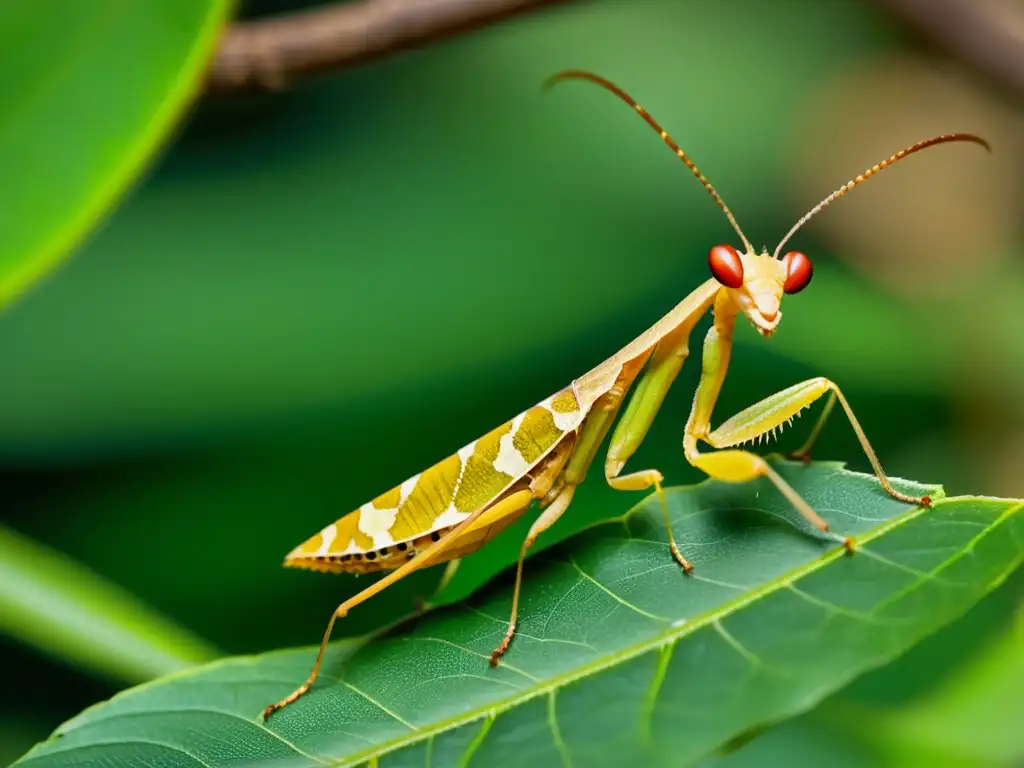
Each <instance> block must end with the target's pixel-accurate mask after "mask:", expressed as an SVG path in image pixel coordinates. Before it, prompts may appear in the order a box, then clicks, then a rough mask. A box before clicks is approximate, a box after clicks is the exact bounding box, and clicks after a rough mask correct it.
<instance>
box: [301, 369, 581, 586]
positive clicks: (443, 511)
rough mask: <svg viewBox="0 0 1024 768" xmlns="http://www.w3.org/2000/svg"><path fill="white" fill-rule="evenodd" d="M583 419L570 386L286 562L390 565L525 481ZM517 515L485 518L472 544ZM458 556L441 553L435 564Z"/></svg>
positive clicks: (351, 567)
mask: <svg viewBox="0 0 1024 768" xmlns="http://www.w3.org/2000/svg"><path fill="white" fill-rule="evenodd" d="M584 416H585V412H584V411H583V410H582V409H581V408H580V403H579V401H578V400H577V399H576V395H575V394H574V393H573V390H572V388H571V387H570V388H567V389H563V390H562V391H561V392H559V393H557V394H555V395H553V396H551V397H548V398H546V399H545V400H543V401H541V402H540V403H538V404H537V405H535V406H533V407H532V408H530V409H528V410H526V411H523V412H522V413H520V414H519V415H518V416H516V417H515V418H513V419H511V420H510V421H507V422H505V423H504V424H502V425H501V426H500V427H498V428H497V429H493V430H491V431H490V432H488V433H487V434H486V435H484V436H483V437H481V438H479V439H478V440H474V441H473V442H471V443H469V444H468V445H466V446H463V447H462V448H461V449H459V450H458V451H456V452H455V453H453V454H452V455H451V456H448V457H447V458H445V459H443V460H442V461H439V462H438V463H437V464H435V465H434V466H432V467H430V468H429V469H427V470H425V471H423V472H421V473H419V474H418V475H414V476H412V477H410V478H409V479H408V480H406V481H405V482H404V483H402V484H401V485H397V486H395V487H394V488H392V489H391V490H389V491H388V492H387V493H384V494H381V495H380V496H378V497H377V498H375V499H373V500H372V501H368V502H367V503H365V504H363V505H362V506H361V507H359V509H356V510H354V511H353V512H351V513H349V514H347V515H345V516H344V517H342V518H341V519H340V520H337V521H336V522H333V523H331V524H330V525H328V526H327V527H326V528H324V529H323V530H322V531H320V532H319V533H318V534H316V535H315V536H313V537H312V538H310V539H309V540H307V541H306V542H304V543H303V544H300V545H299V546H298V547H296V548H295V549H294V550H292V552H291V553H289V555H288V556H287V558H286V559H285V565H288V566H293V567H299V568H310V569H313V570H319V571H334V572H337V571H350V572H366V571H378V570H385V569H390V568H397V567H398V566H399V565H401V564H402V563H404V562H406V561H408V560H411V559H412V558H413V557H415V556H416V553H417V552H420V551H421V550H422V549H423V548H425V547H427V546H429V545H430V544H431V543H432V542H435V541H438V540H439V539H440V538H441V536H443V535H444V534H445V533H447V532H448V531H450V530H451V529H452V528H454V527H455V526H456V525H458V524H459V523H461V522H462V521H463V520H465V519H466V518H467V517H469V515H470V514H471V513H473V512H474V511H476V510H477V509H481V508H482V507H486V506H488V505H490V504H491V503H493V502H494V501H495V500H496V499H498V498H499V497H500V496H501V495H502V494H504V493H506V492H508V491H509V489H511V488H513V486H515V485H516V484H517V483H522V482H523V481H524V480H526V479H527V478H529V477H530V474H531V472H532V471H534V470H535V469H536V468H537V467H539V466H542V465H543V463H544V460H545V458H546V457H547V456H548V455H549V454H550V453H551V451H552V449H554V448H555V446H556V445H557V444H558V442H559V441H560V440H561V439H562V438H563V436H564V435H566V434H567V433H571V432H574V431H575V430H576V428H577V427H579V425H580V423H581V422H582V421H583V417H584ZM523 511H525V508H524V509H523V510H520V515H521V514H522V512H523ZM518 517H519V515H515V516H506V517H505V518H503V519H501V520H498V521H494V522H492V523H490V524H489V525H488V526H487V527H486V528H485V529H484V530H482V531H480V532H479V533H480V535H479V537H475V538H479V544H478V545H477V547H476V548H478V547H479V546H482V545H483V544H484V543H485V542H486V541H488V540H489V539H491V538H493V536H494V535H495V534H497V533H498V532H499V531H500V530H501V529H502V528H504V527H505V526H507V525H509V524H510V523H512V522H513V521H514V520H515V519H517V518H518ZM470 530H471V531H472V530H473V529H470ZM465 553H466V550H465V549H464V548H460V550H459V551H457V552H455V551H449V552H445V553H444V554H443V555H442V556H441V557H440V558H439V559H438V560H436V561H434V562H443V561H445V560H450V559H452V558H455V557H459V556H461V555H462V554H465Z"/></svg>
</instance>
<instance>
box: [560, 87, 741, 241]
mask: <svg viewBox="0 0 1024 768" xmlns="http://www.w3.org/2000/svg"><path fill="white" fill-rule="evenodd" d="M573 78H575V79H578V80H590V81H591V82H593V83H597V84H598V85H600V86H602V87H604V88H606V89H607V90H609V91H611V92H612V93H614V94H615V95H616V96H618V97H619V98H620V99H622V100H623V101H624V102H626V103H627V104H629V106H631V107H632V108H633V109H635V110H636V112H637V114H638V115H640V117H642V118H643V119H644V120H645V121H646V122H647V124H648V125H649V126H651V128H653V129H654V130H655V131H656V132H657V134H658V135H659V136H661V140H662V141H664V142H665V143H666V144H668V147H669V149H671V150H672V151H673V152H675V153H676V155H677V156H678V157H679V159H680V160H682V161H683V162H684V163H685V164H686V167H687V168H689V169H690V172H691V173H693V175H694V176H696V177H697V181H699V182H700V183H701V184H702V185H703V186H704V189H706V190H707V191H708V194H709V195H711V199H712V200H714V201H715V202H716V203H718V207H719V208H721V209H722V213H724V214H725V217H726V218H727V219H729V223H730V224H732V228H733V229H735V230H736V234H738V235H739V236H740V240H742V241H743V245H744V247H745V248H746V249H747V253H753V252H754V249H753V247H752V246H751V245H750V241H749V240H747V236H746V235H744V234H743V230H742V229H740V225H739V224H737V223H736V217H735V216H733V215H732V211H730V210H729V206H727V205H726V204H725V201H724V200H722V198H721V196H720V195H719V194H718V192H716V191H715V188H714V187H713V186H711V182H710V181H708V180H707V177H705V176H704V174H703V173H701V172H700V169H699V168H698V167H697V166H696V165H695V164H694V162H693V161H692V160H691V159H690V158H689V157H687V156H686V153H685V152H683V150H682V149H680V147H679V145H678V144H676V142H675V141H674V140H673V139H672V137H671V136H669V135H668V131H666V130H665V129H664V128H662V127H661V126H660V125H658V123H657V122H656V121H655V119H654V118H653V117H651V116H650V115H649V114H648V113H647V110H646V109H644V108H643V107H641V106H640V105H639V104H637V103H636V102H635V101H634V100H633V97H631V96H630V95H629V94H628V93H626V92H625V91H624V90H622V89H621V88H619V86H617V85H615V83H613V82H611V81H610V80H605V79H604V78H603V77H601V76H600V75H595V74H593V73H592V72H586V71H584V70H580V69H567V70H565V71H564V72H559V73H558V74H555V75H552V76H551V77H549V78H548V79H547V80H545V81H544V87H545V88H550V87H552V86H553V85H554V84H555V83H557V82H558V81H560V80H569V79H573Z"/></svg>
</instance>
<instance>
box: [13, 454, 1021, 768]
mask: <svg viewBox="0 0 1024 768" xmlns="http://www.w3.org/2000/svg"><path fill="white" fill-rule="evenodd" d="M776 467H777V468H778V470H779V471H780V472H781V473H782V474H783V475H784V476H785V477H786V478H787V479H788V480H789V481H790V482H791V483H793V485H794V486H795V488H796V489H797V491H798V492H800V493H801V494H803V495H804V497H805V498H807V499H808V501H809V502H810V503H811V504H812V505H814V506H815V508H817V509H818V510H820V511H821V512H822V513H823V514H824V515H825V516H826V518H828V519H829V520H830V521H831V522H832V524H833V528H834V530H835V531H837V532H841V533H843V534H853V535H856V536H857V538H858V541H859V543H860V549H859V551H858V553H857V554H856V555H855V556H853V557H849V556H846V555H845V554H844V552H843V550H842V549H841V548H839V547H837V546H836V544H835V542H834V541H833V540H832V539H826V538H822V537H820V536H817V535H815V534H814V532H812V531H808V530H806V527H803V530H801V529H800V522H799V519H798V518H795V513H793V511H792V509H791V508H790V507H789V506H788V505H787V504H786V502H785V500H784V499H783V498H782V497H781V496H780V495H779V494H778V493H777V492H775V491H774V489H772V488H771V487H770V486H769V485H768V484H767V483H751V484H743V485H728V484H723V483H717V482H711V481H708V482H704V483H701V484H699V485H696V486H692V487H685V488H674V489H672V490H670V491H669V492H668V495H669V500H670V506H671V509H672V515H673V525H674V528H675V530H676V532H677V536H680V537H681V543H683V544H684V545H685V551H686V553H687V555H688V556H689V557H691V559H692V560H693V561H694V563H695V565H696V567H697V570H696V572H695V574H694V575H693V576H692V577H691V578H687V577H685V576H683V575H682V574H681V573H680V572H679V570H678V568H677V567H675V566H674V564H673V563H672V560H671V558H670V557H668V555H667V552H666V544H665V534H664V530H663V527H662V524H661V522H660V516H661V513H660V510H659V508H658V502H657V499H656V498H655V497H652V498H649V499H648V500H646V501H645V502H644V503H642V504H641V505H639V506H638V507H636V508H634V510H632V511H631V512H630V513H629V514H627V515H626V516H624V517H619V518H617V519H614V520H610V521H608V522H605V523H601V524H598V525H595V526H594V527H592V528H591V529H590V530H588V531H586V532H584V533H582V534H580V535H579V536H577V537H575V538H573V539H571V540H569V541H568V542H565V543H564V544H562V545H560V546H558V547H554V548H552V549H550V550H548V551H546V552H544V553H543V554H541V555H540V556H537V557H534V558H531V559H530V561H529V562H528V569H527V572H528V576H527V579H526V582H525V584H524V592H523V604H522V609H521V615H520V627H519V628H520V634H519V635H518V636H517V638H516V640H515V642H514V643H513V645H512V648H511V649H510V651H509V653H508V654H507V655H506V657H505V659H504V661H503V663H502V665H501V666H500V667H499V668H497V669H490V668H489V667H488V665H487V655H488V653H489V652H490V650H491V649H492V648H493V646H494V645H495V644H496V642H497V641H498V639H499V638H500V637H501V635H502V633H503V632H504V630H505V620H506V616H507V612H508V607H509V600H510V588H509V583H508V579H503V580H502V581H501V583H498V584H496V585H495V586H493V587H491V588H486V589H484V590H482V591H481V592H480V593H478V594H477V595H475V596H474V597H473V598H472V599H471V600H470V601H469V602H467V603H464V604H462V605H458V606H452V607H448V608H444V609H441V610H437V611H432V612H430V613H428V614H427V615H425V616H423V617H421V618H419V619H416V620H414V621H412V622H409V623H406V624H403V625H401V626H399V627H398V628H396V629H395V630H393V631H391V632H388V633H385V634H383V635H380V636H377V637H374V638H372V641H370V642H358V641H351V640H349V641H345V642H342V643H338V644H335V645H333V646H332V648H331V652H330V654H329V655H328V658H327V660H326V664H325V667H324V673H323V676H322V677H321V678H320V681H319V683H318V685H317V686H316V687H315V688H314V690H313V691H312V692H311V693H310V694H308V695H307V696H306V697H304V698H303V699H301V700H300V701H299V702H297V703H296V704H295V705H294V706H292V707H289V708H287V709H285V710H283V711H281V712H279V713H277V714H275V715H274V716H273V717H272V718H271V719H270V720H269V721H268V722H267V723H266V724H262V723H260V722H259V717H258V716H259V713H260V710H261V709H262V707H263V706H265V705H266V704H267V703H269V702H271V701H274V700H276V699H278V698H280V697H281V696H283V695H284V694H286V693H288V692H289V691H290V690H291V689H292V688H293V687H294V685H295V684H296V683H298V682H300V681H301V680H302V679H304V677H305V675H306V674H307V672H308V668H309V665H310V663H311V661H312V658H313V654H314V649H309V648H307V649H301V650H292V651H284V652H277V653H272V654H268V655H266V656H259V657H244V658H236V659H231V660H227V661H224V662H219V663H216V664H213V665H211V666H209V667H206V668H203V669H200V670H197V671H192V672H186V673H183V674H180V675H177V676H175V677H172V678H170V679H168V680H166V681H157V682H154V683H152V684H149V685H146V686H143V687H141V688H137V689H135V690H132V691H128V692H126V693H124V694H122V695H119V696H116V697H115V698H114V699H113V700H111V701H110V702H108V703H105V704H101V705H98V706H96V707H93V708H91V709H89V710H87V711H86V712H85V713H83V714H82V715H80V716H79V717H77V718H75V719H73V720H71V721H70V722H68V723H66V724H65V725H64V726H62V727H61V728H60V729H59V730H58V732H57V734H55V736H54V737H53V738H52V739H51V740H49V741H48V742H46V743H44V744H42V745H39V746H38V747H36V748H35V749H34V750H32V751H31V752H30V753H29V754H28V755H26V756H25V757H24V758H23V760H22V761H21V762H19V763H18V765H20V766H32V768H42V767H43V766H51V765H61V766H70V765H85V764H96V763H100V762H102V763H103V764H104V765H110V766H119V765H132V764H140V762H141V763H149V764H152V763H156V762H159V763H160V764H161V765H167V766H169V765H183V766H185V765H188V766H191V765H196V764H203V765H207V766H216V765H226V764H229V763H231V762H237V761H245V762H246V763H247V764H254V763H257V762H260V763H266V764H271V763H273V764H275V765H294V766H299V765H318V764H325V763H330V764H332V765H356V764H359V763H363V762H366V761H368V760H371V759H373V758H375V757H379V765H380V766H382V767H383V766H389V767H390V766H405V765H409V766H413V765H415V766H422V765H425V764H428V761H429V764H430V765H435V766H449V765H474V766H475V765H480V766H486V765H501V766H503V767H504V766H531V768H542V767H543V766H549V765H550V766H563V765H568V764H570V763H571V764H573V765H587V766H603V765H621V764H622V763H623V761H624V760H627V759H632V760H637V761H640V762H642V763H643V764H645V765H666V766H679V765H684V764H686V763H689V762H692V761H694V760H696V759H699V758H700V757H702V756H704V755H706V754H708V753H710V752H712V751H714V750H715V749H717V748H719V747H720V746H721V745H723V744H725V743H726V742H729V741H731V740H733V739H735V738H737V737H739V736H741V735H743V734H747V733H750V732H751V731H752V730H753V729H756V728H758V727H761V726H764V725H766V724H770V723H774V722H777V721H780V720H782V719H785V718H788V717H792V716H794V715H796V714H798V713H801V712H804V711H806V710H808V709H809V708H810V707H812V706H813V705H814V704H816V703H817V702H818V701H820V700H822V699H823V698H824V697H825V696H827V695H829V694H830V693H832V692H834V691H835V690H837V689H838V688H840V687H841V686H843V685H844V684H845V683H846V682H848V681H849V680H851V679H852V678H854V677H856V676H857V675H858V674H860V673H861V672H863V671H865V670H867V669H870V668H873V667H876V666H879V665H881V664H883V663H885V662H887V661H889V660H891V659H893V658H895V657H897V656H898V655H899V654H901V653H902V652H904V651H905V650H906V649H908V648H909V647H911V646H912V645H914V644H915V643H916V642H918V641H919V640H921V639H922V638H923V637H925V636H926V635H928V634H930V633H931V632H933V631H935V630H936V629H938V628H939V627H942V626H943V625H945V624H947V623H949V622H951V621H952V620H954V619H955V618H957V617H958V616H960V615H961V614H963V613H964V612H965V611H966V610H967V609H968V608H969V607H970V606H971V605H973V604H974V603H976V602H977V601H978V600H980V599H981V598H982V597H983V596H984V595H985V594H986V593H987V592H989V591H990V590H992V589H994V588H995V587H997V586H998V585H999V584H1000V583H1001V582H1002V581H1003V580H1004V579H1005V578H1006V576H1007V575H1008V574H1009V573H1011V572H1012V571H1013V570H1014V569H1015V568H1016V567H1017V565H1018V564H1019V563H1020V562H1021V559H1022V558H1024V526H1022V524H1021V520H1022V517H1021V516H1020V515H1019V514H1018V512H1019V510H1020V509H1021V503H1020V502H1017V501H1010V500H1000V499H991V498H974V497H971V498H968V497H961V498H939V499H938V501H937V502H936V504H935V505H934V508H933V509H930V510H923V509H917V508H910V507H907V506H906V505H903V504H899V503H897V502H895V501H893V500H892V499H890V498H889V497H888V496H886V495H885V494H884V493H882V492H881V491H880V489H879V486H878V483H877V481H876V480H875V479H874V478H873V477H870V476H866V475H861V474H857V473H852V472H848V471H846V470H843V469H842V468H841V467H839V466H838V465H834V464H814V465H811V466H810V467H803V466H800V465H796V464H792V463H789V462H780V461H776ZM899 486H900V487H901V488H902V489H903V490H905V491H906V492H908V493H923V492H932V493H936V494H939V495H941V491H937V490H936V489H934V488H927V487H925V486H920V485H916V484H913V483H909V482H906V481H900V482H899ZM325 618H326V617H325Z"/></svg>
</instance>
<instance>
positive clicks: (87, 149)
mask: <svg viewBox="0 0 1024 768" xmlns="http://www.w3.org/2000/svg"><path fill="white" fill-rule="evenodd" d="M231 6H232V3H230V2H228V1H227V0H203V1H202V2H188V3H182V2H179V1H178V0H148V1H147V2H145V3H125V2H120V1H119V0H90V2H88V3H64V2H56V0H18V1H17V2H6V3H4V4H3V7H2V8H0V92H2V93H3V94H4V106H3V113H2V115H0V168H3V174H4V183H3V184H2V185H0V232H3V239H2V240H0V307H3V306H4V305H5V304H7V303H8V302H10V301H11V299H12V298H14V297H15V296H16V295H17V294H19V293H20V292H22V291H23V290H25V289H26V288H27V287H28V286H29V285H30V284H32V283H33V282H35V281H36V280H38V279H39V278H40V277H42V275H43V274H44V273H45V272H46V271H47V270H49V269H50V268H52V267H53V266H55V265H56V263H57V262H58V261H59V260H60V259H61V258H63V257H64V256H66V255H67V254H68V252H70V251H71V249H72V248H74V246H75V245H76V244H77V243H78V242H79V241H80V240H81V239H82V238H83V237H84V236H85V235H86V234H87V233H88V232H89V231H90V230H91V229H92V228H93V227H94V226H95V225H96V223H97V222H98V220H99V219H100V218H101V217H102V215H103V214H104V212H105V211H107V210H108V209H109V208H110V207H111V205H112V204H113V203H114V202H115V201H116V200H117V198H119V197H120V196H121V195H122V194H123V193H124V191H125V190H126V188H127V187H128V185H129V184H130V183H131V182H132V181H133V180H134V179H135V177H136V176H137V175H138V174H139V172H140V171H141V170H142V167H143V165H144V163H145V162H146V161H147V160H148V159H149V157H150V156H151V154H152V153H153V152H154V151H155V150H156V149H157V147H158V146H159V145H160V144H161V143H162V142H163V141H164V140H165V139H166V138H167V136H168V133H169V132H170V130H171V128H172V127H173V126H174V124H175V123H176V121H177V120H178V118H179V116H180V115H181V113H182V111H183V110H184V108H185V106H186V104H187V103H188V101H189V100H190V98H191V97H192V95H193V94H194V93H195V91H196V87H197V85H198V84H199V78H200V76H201V75H202V72H203V69H204V67H205V64H206V62H207V59H208V58H209V56H210V55H211V54H212V53H213V50H214V46H215V44H216V42H217V38H218V36H219V34H220V31H221V27H222V25H223V23H224V22H225V20H226V19H227V15H228V11H229V10H230V8H231Z"/></svg>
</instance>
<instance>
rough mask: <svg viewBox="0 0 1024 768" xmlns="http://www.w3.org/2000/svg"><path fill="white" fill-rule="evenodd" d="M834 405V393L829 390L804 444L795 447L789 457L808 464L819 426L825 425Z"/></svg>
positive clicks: (818, 433)
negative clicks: (823, 405)
mask: <svg viewBox="0 0 1024 768" xmlns="http://www.w3.org/2000/svg"><path fill="white" fill-rule="evenodd" d="M835 406H836V393H835V392H830V393H829V396H828V400H827V401H826V402H825V407H824V408H823V409H822V411H821V415H820V416H818V420H817V421H816V422H815V423H814V428H813V429H812V430H811V434H809V435H808V436H807V440H806V441H804V444H803V445H801V446H800V447H799V448H797V449H796V450H795V451H793V452H792V453H790V454H789V458H791V459H797V460H799V461H802V462H804V464H809V463H810V461H811V448H813V447H814V444H815V443H816V442H817V440H818V435H820V434H821V428H822V427H824V426H825V422H826V421H828V417H829V415H831V413H832V409H833V408H835Z"/></svg>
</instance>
